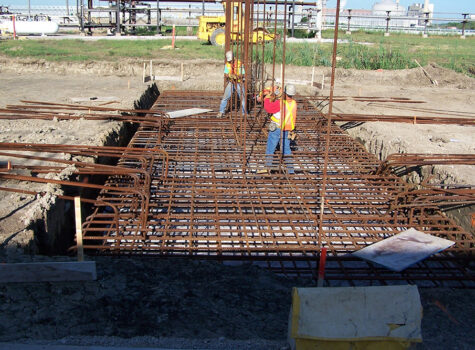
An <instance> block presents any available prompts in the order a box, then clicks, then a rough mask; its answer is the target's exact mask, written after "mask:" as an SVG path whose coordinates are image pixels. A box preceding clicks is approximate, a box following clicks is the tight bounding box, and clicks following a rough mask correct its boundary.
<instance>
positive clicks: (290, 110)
mask: <svg viewBox="0 0 475 350" xmlns="http://www.w3.org/2000/svg"><path fill="white" fill-rule="evenodd" d="M282 107H284V108H282ZM284 111H285V117H284V122H283V123H282V124H281V121H280V118H277V117H276V116H275V114H274V115H273V116H272V117H271V118H270V119H271V120H272V121H273V122H275V123H277V125H278V126H279V127H280V128H281V129H282V130H284V131H291V130H294V129H295V120H296V119H297V102H296V101H295V100H291V101H290V102H288V101H287V100H284V101H283V104H282V106H281V108H280V112H281V113H280V115H282V113H284Z"/></svg>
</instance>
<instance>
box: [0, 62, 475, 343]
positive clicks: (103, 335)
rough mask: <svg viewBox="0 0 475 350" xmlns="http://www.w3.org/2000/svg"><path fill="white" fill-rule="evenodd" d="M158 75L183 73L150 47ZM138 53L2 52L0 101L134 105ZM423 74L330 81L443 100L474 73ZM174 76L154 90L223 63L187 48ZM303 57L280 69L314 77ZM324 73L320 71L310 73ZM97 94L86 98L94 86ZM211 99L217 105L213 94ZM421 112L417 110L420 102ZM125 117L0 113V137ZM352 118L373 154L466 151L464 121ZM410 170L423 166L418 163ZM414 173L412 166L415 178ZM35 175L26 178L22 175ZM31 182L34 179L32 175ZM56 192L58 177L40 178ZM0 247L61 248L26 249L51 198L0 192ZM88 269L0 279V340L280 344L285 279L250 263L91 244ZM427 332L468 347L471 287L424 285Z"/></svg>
mask: <svg viewBox="0 0 475 350" xmlns="http://www.w3.org/2000/svg"><path fill="white" fill-rule="evenodd" d="M154 67H155V72H154V74H155V75H179V74H180V66H179V64H178V63H177V62H166V61H160V60H157V62H156V63H154ZM142 69H143V62H141V61H135V60H128V61H123V62H117V63H115V64H104V63H87V64H75V65H70V64H57V63H47V62H45V61H38V60H9V59H6V58H0V81H1V87H2V91H1V93H0V107H3V106H5V105H7V104H16V103H18V102H19V101H20V100H22V99H26V100H40V101H50V102H64V103H72V102H74V101H77V100H78V99H80V100H83V101H84V102H82V103H84V104H91V105H94V104H95V105H98V104H101V103H104V102H105V101H111V100H113V101H119V102H118V103H116V104H112V105H111V106H117V107H122V108H132V107H133V103H134V101H135V100H137V99H138V98H139V97H140V96H141V94H142V93H143V91H145V89H146V87H147V85H146V84H143V83H142ZM425 69H426V70H427V71H428V72H429V74H430V75H431V76H432V77H433V79H436V80H437V81H438V86H435V85H433V84H432V83H431V82H430V80H429V79H428V78H427V76H425V75H424V73H423V72H422V71H421V70H420V69H411V70H403V71H378V72H370V71H355V70H338V71H337V75H336V85H335V94H336V95H340V96H342V95H345V96H378V97H407V98H411V99H416V100H424V101H426V102H425V103H424V104H418V105H409V106H416V107H422V106H423V107H424V108H430V109H435V110H438V112H437V113H431V114H424V115H433V116H437V115H440V116H443V112H442V111H458V112H470V113H472V112H473V103H474V101H475V92H474V91H475V89H474V88H475V79H471V78H468V77H466V76H463V75H460V74H457V73H454V72H452V71H449V70H446V69H443V68H440V67H437V66H433V65H431V66H428V67H425ZM184 73H185V74H184V78H185V80H184V81H183V82H158V87H159V89H160V90H166V89H188V90H192V89H199V90H216V89H220V88H222V83H223V80H222V64H221V63H220V62H214V61H189V62H185V72H184ZM311 73H312V72H311V69H309V68H301V67H287V68H286V77H288V78H289V79H308V80H309V79H310V78H311ZM322 74H324V75H325V85H326V86H325V87H324V88H323V90H322V89H316V88H310V87H297V89H298V92H300V93H301V94H306V95H317V94H322V95H328V92H329V87H328V86H329V69H327V68H319V69H317V70H316V73H315V76H316V80H317V81H318V79H321V77H322ZM318 77H320V78H318ZM91 98H95V99H91ZM389 105H390V104H385V105H384V106H382V105H374V104H370V103H367V102H364V103H362V102H357V101H351V100H350V101H346V102H337V103H335V111H336V112H338V111H340V112H345V113H371V114H375V113H381V114H398V115H406V114H407V115H413V114H414V113H415V112H414V111H408V110H401V109H394V108H399V107H401V104H393V106H392V107H393V108H388V106H389ZM217 107H218V106H216V108H217ZM416 113H418V115H421V114H420V112H416ZM121 128H122V126H121V125H120V124H119V123H115V122H89V121H85V120H80V121H67V122H54V121H45V122H43V121H14V122H13V121H5V120H0V142H42V143H74V144H94V145H101V144H104V143H113V142H118V138H119V136H118V135H119V134H120V132H121ZM348 132H349V133H350V134H351V135H353V136H354V137H355V138H358V139H359V140H360V141H361V142H362V143H364V144H365V145H366V147H367V148H368V150H369V151H370V152H373V153H375V154H377V155H378V156H379V157H380V158H381V159H385V157H386V156H387V155H388V154H390V153H394V152H415V153H418V152H419V153H471V154H472V153H473V152H474V151H475V138H474V136H473V135H474V133H473V127H467V126H446V125H442V126H440V125H418V124H415V125H412V124H410V125H406V124H395V123H365V124H363V125H361V126H358V127H356V128H352V129H349V130H348ZM429 172H430V173H434V174H437V177H438V179H439V180H441V181H446V182H449V183H458V184H473V183H474V182H475V181H474V176H475V172H474V167H473V166H471V167H469V166H458V167H449V166H447V167H440V168H439V167H438V168H436V169H435V170H434V169H431V170H430V171H429ZM418 176H419V175H418ZM413 180H414V181H416V180H417V179H413ZM32 186H33V185H32ZM33 188H38V187H33ZM48 190H49V191H50V192H53V193H58V192H57V191H61V190H60V189H58V188H49V189H48ZM0 199H1V201H0V261H1V262H8V263H10V262H20V261H42V260H48V261H50V260H68V259H69V258H67V257H52V256H39V255H32V253H33V252H35V244H34V241H35V238H34V232H33V231H32V229H31V222H32V221H34V220H37V219H38V218H40V217H42V216H45V212H47V211H48V210H49V208H50V206H51V204H52V202H51V201H49V199H48V198H46V199H41V200H40V199H39V198H38V199H35V198H33V197H32V196H27V195H19V194H10V193H5V192H0ZM94 260H95V261H96V262H97V265H98V280H97V281H94V282H87V283H80V282H77V283H35V284H14V283H6V284H0V341H4V342H30V343H31V342H34V343H39V344H71V345H109V346H126V345H128V346H163V347H170V348H204V349H281V348H285V346H286V341H285V339H286V332H287V317H288V312H289V308H290V295H291V294H290V293H291V288H292V287H293V286H311V285H313V281H310V280H292V279H287V278H283V277H279V276H276V275H274V274H272V273H269V272H267V271H265V270H262V269H259V268H257V267H251V266H226V265H222V264H220V263H217V262H209V261H203V262H198V261H189V260H186V259H183V260H177V259H174V260H165V259H161V260H156V259H145V260H143V259H137V258H110V257H101V258H94ZM420 293H421V300H422V303H423V306H424V317H423V324H422V331H423V338H424V342H423V343H422V344H418V345H416V346H414V347H413V348H415V349H436V350H437V349H441V350H442V349H444V350H445V349H473V348H475V340H474V337H473V336H470V334H472V335H473V334H474V326H473V324H474V316H473V315H475V310H474V307H473V303H472V301H473V298H474V297H475V294H474V293H475V291H474V290H457V289H427V288H421V289H420Z"/></svg>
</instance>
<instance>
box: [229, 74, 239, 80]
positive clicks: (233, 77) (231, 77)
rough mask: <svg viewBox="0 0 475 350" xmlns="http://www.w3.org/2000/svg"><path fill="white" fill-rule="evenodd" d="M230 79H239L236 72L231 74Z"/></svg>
mask: <svg viewBox="0 0 475 350" xmlns="http://www.w3.org/2000/svg"><path fill="white" fill-rule="evenodd" d="M228 77H229V80H236V79H237V76H236V74H229V76H228Z"/></svg>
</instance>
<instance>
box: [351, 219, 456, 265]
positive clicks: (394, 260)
mask: <svg viewBox="0 0 475 350" xmlns="http://www.w3.org/2000/svg"><path fill="white" fill-rule="evenodd" d="M454 244H455V242H452V241H450V240H448V239H444V238H440V237H436V236H432V235H429V234H426V233H423V232H420V231H417V230H415V229H413V228H410V229H409V230H406V231H404V232H401V233H399V234H397V235H395V236H392V237H389V238H386V239H384V240H382V241H380V242H377V243H374V244H372V245H370V246H368V247H365V248H363V249H360V250H358V251H356V252H354V253H353V255H354V256H357V257H358V258H361V259H365V260H369V261H373V262H375V263H378V264H380V265H383V266H385V267H387V268H388V269H390V270H393V271H398V272H399V271H402V270H404V269H406V268H407V267H409V266H411V265H413V264H415V263H417V262H419V261H421V260H423V259H425V258H427V257H428V256H430V255H432V254H435V253H438V252H440V251H442V250H444V249H447V248H449V247H450V246H452V245H454Z"/></svg>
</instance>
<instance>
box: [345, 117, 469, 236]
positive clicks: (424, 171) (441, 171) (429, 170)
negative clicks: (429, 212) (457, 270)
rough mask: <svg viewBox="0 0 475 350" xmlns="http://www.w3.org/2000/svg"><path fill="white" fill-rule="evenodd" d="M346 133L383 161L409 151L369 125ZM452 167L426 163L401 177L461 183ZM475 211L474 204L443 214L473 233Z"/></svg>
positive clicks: (412, 180)
mask: <svg viewBox="0 0 475 350" xmlns="http://www.w3.org/2000/svg"><path fill="white" fill-rule="evenodd" d="M347 132H348V134H349V135H350V136H352V137H353V138H355V139H356V140H357V141H359V142H360V143H361V144H363V145H364V146H365V148H366V149H367V150H368V152H371V153H373V154H375V155H376V156H377V157H378V159H379V160H381V161H383V160H385V159H386V157H387V156H388V155H390V154H392V153H409V152H411V150H410V149H408V145H407V144H405V143H404V142H401V141H398V140H397V141H395V140H392V139H388V138H387V137H385V135H383V134H379V133H376V132H374V130H371V128H370V127H366V126H359V127H355V128H351V129H348V130H347ZM454 169H455V168H454V167H448V166H441V165H427V166H424V167H419V168H417V169H416V171H412V172H411V173H409V174H407V175H404V176H402V179H403V180H404V181H406V182H407V183H409V184H415V185H417V184H419V183H421V182H422V181H424V180H427V179H429V178H431V179H432V180H431V181H432V182H438V183H442V184H447V185H450V184H461V181H460V180H459V179H458V177H457V175H456V173H455V172H454ZM474 212H475V205H471V206H464V207H460V208H455V209H451V210H447V211H445V214H446V215H447V216H448V217H449V218H452V219H453V220H455V222H457V223H458V224H459V225H460V226H462V227H463V229H464V230H466V231H467V232H471V233H472V234H475V229H474V227H473V226H472V224H471V215H472V213H474Z"/></svg>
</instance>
